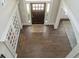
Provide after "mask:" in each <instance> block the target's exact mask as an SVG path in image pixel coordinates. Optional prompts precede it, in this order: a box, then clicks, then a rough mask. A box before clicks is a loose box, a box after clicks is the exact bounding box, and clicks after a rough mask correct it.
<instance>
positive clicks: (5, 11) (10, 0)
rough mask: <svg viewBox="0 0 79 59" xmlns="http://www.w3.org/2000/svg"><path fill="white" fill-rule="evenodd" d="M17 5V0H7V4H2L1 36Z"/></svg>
mask: <svg viewBox="0 0 79 59" xmlns="http://www.w3.org/2000/svg"><path fill="white" fill-rule="evenodd" d="M15 5H16V0H7V2H6V5H5V6H3V7H1V6H0V37H1V35H2V33H3V32H4V30H5V27H6V25H7V23H8V20H9V18H10V16H11V13H12V11H13V9H14V7H15Z"/></svg>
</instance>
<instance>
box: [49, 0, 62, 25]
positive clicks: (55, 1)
mask: <svg viewBox="0 0 79 59" xmlns="http://www.w3.org/2000/svg"><path fill="white" fill-rule="evenodd" d="M60 1H61V0H51V4H52V5H51V7H50V13H49V14H50V19H49V20H48V24H51V25H54V23H55V20H56V17H57V14H58V10H59V6H60Z"/></svg>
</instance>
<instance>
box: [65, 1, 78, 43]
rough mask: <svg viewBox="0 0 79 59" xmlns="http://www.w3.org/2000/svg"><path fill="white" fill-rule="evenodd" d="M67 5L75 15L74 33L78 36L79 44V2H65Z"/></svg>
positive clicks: (73, 21)
mask: <svg viewBox="0 0 79 59" xmlns="http://www.w3.org/2000/svg"><path fill="white" fill-rule="evenodd" d="M64 2H65V4H66V5H67V6H68V8H70V10H71V12H72V13H73V16H74V18H75V19H74V20H72V23H73V26H74V31H75V34H76V38H77V39H78V40H77V41H78V42H79V26H78V25H79V13H78V12H79V6H78V5H79V3H78V2H79V0H64Z"/></svg>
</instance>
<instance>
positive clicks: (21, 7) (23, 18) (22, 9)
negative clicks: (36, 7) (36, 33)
mask: <svg viewBox="0 0 79 59" xmlns="http://www.w3.org/2000/svg"><path fill="white" fill-rule="evenodd" d="M29 8H30V7H29ZM19 10H20V16H21V21H22V24H23V25H30V24H31V23H29V19H30V18H31V15H28V12H27V8H26V3H25V2H24V0H20V3H19ZM30 20H31V19H30Z"/></svg>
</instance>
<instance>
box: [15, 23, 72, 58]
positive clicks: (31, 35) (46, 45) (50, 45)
mask: <svg viewBox="0 0 79 59" xmlns="http://www.w3.org/2000/svg"><path fill="white" fill-rule="evenodd" d="M70 51H71V47H70V44H69V40H68V38H67V35H66V33H65V30H64V27H63V26H62V24H61V25H60V27H59V29H58V30H54V29H53V26H44V25H41V24H39V25H37V24H36V25H32V26H24V27H23V29H22V30H21V33H20V38H19V43H18V47H17V54H18V58H63V57H65V56H66V55H67V54H68V53H69V52H70Z"/></svg>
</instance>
